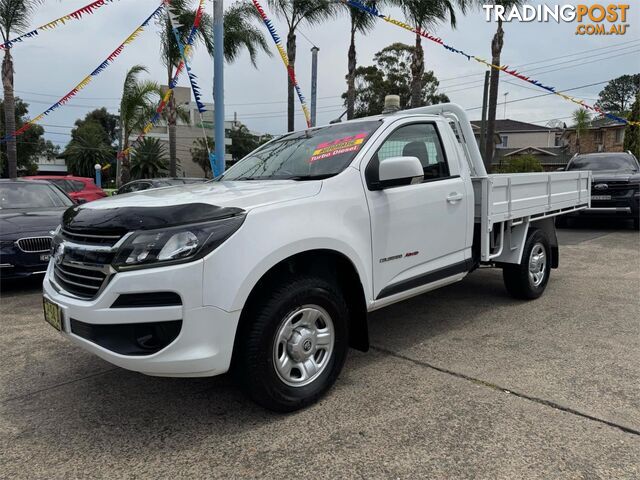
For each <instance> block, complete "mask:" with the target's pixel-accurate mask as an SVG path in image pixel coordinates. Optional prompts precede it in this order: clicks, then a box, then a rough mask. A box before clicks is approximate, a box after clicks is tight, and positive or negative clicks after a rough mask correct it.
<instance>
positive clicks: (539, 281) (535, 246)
mask: <svg viewBox="0 0 640 480" xmlns="http://www.w3.org/2000/svg"><path fill="white" fill-rule="evenodd" d="M550 274H551V248H550V247H549V240H548V239H547V236H546V235H545V234H544V232H542V231H541V230H533V231H532V232H531V233H530V234H529V237H528V238H527V241H526V243H525V246H524V251H523V252H522V262H521V263H520V264H518V265H505V266H504V267H503V269H502V276H503V279H504V285H505V287H506V289H507V291H508V292H509V294H510V295H511V296H513V297H515V298H520V299H525V300H533V299H535V298H538V297H539V296H540V295H542V294H543V292H544V290H545V288H547V283H548V282H549V275H550Z"/></svg>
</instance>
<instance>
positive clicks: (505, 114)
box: [504, 92, 509, 120]
mask: <svg viewBox="0 0 640 480" xmlns="http://www.w3.org/2000/svg"><path fill="white" fill-rule="evenodd" d="M507 95H509V92H504V119H505V120H506V119H507Z"/></svg>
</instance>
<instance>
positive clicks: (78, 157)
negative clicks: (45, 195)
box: [62, 121, 115, 177]
mask: <svg viewBox="0 0 640 480" xmlns="http://www.w3.org/2000/svg"><path fill="white" fill-rule="evenodd" d="M71 135H72V138H71V141H70V142H69V144H68V145H67V148H66V149H65V151H64V153H63V155H62V156H63V157H64V159H65V163H66V165H67V169H68V170H69V173H72V174H74V175H79V176H81V177H93V175H94V173H95V171H94V165H95V164H97V163H99V164H104V163H107V162H109V161H110V160H111V159H112V158H113V156H114V154H115V151H114V148H113V147H112V146H111V145H109V144H107V142H106V141H105V134H104V129H103V128H102V126H101V125H100V124H99V123H97V122H91V121H90V122H86V123H85V124H84V125H82V126H80V127H77V128H76V129H75V130H74V131H73V132H72V134H71Z"/></svg>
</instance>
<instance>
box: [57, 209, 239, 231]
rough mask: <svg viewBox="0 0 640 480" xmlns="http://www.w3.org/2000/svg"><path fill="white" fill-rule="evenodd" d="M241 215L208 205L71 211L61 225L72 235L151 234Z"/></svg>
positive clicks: (65, 214) (235, 210)
mask: <svg viewBox="0 0 640 480" xmlns="http://www.w3.org/2000/svg"><path fill="white" fill-rule="evenodd" d="M242 213H244V210H243V209H241V208H237V207H218V206H216V205H209V204H208V203H186V204H183V205H167V206H162V207H135V206H132V207H116V208H90V207H88V208H87V207H78V206H75V207H71V208H69V209H67V211H66V212H64V216H63V218H62V225H63V227H64V228H65V229H66V230H72V231H74V232H83V231H84V232H88V231H91V232H103V233H105V234H106V233H108V232H109V233H118V234H124V233H126V232H130V231H133V230H154V229H158V228H164V227H175V226H178V225H186V224H190V223H200V222H209V221H213V220H221V219H223V218H228V217H233V216H236V215H240V214H242Z"/></svg>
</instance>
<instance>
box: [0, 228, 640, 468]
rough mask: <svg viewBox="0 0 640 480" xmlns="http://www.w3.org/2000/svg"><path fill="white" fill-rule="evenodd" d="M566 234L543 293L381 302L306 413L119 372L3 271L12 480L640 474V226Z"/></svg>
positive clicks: (223, 390) (2, 386)
mask: <svg viewBox="0 0 640 480" xmlns="http://www.w3.org/2000/svg"><path fill="white" fill-rule="evenodd" d="M618 227H619V228H612V227H609V226H608V225H606V224H605V225H602V224H595V225H594V224H587V225H585V224H579V225H577V226H575V227H574V228H571V229H565V230H560V231H559V238H560V243H561V249H560V252H561V253H560V255H561V256H560V268H559V269H558V270H554V271H553V273H552V277H551V281H550V283H549V286H548V288H547V291H546V293H545V295H544V296H543V297H542V298H540V299H539V300H536V301H534V302H521V301H516V300H513V299H511V298H510V297H508V296H507V294H506V292H505V290H504V288H503V286H502V276H501V272H500V271H498V270H491V269H481V270H479V271H476V272H474V273H473V274H471V275H470V276H469V277H467V278H466V279H465V280H463V281H462V282H460V283H458V284H456V285H454V286H451V287H448V288H444V289H442V290H438V291H435V292H431V293H429V294H426V295H422V296H420V297H417V298H414V299H412V300H409V301H407V302H404V303H401V304H398V305H395V306H392V307H389V308H387V309H384V310H381V311H378V312H375V313H374V314H372V315H371V318H370V330H371V343H372V349H371V351H370V352H369V353H366V354H364V353H359V352H355V351H351V352H350V357H349V360H348V361H347V364H346V366H345V369H344V371H343V373H342V375H341V377H340V379H339V380H338V382H337V385H336V387H335V388H334V389H333V390H332V391H331V392H330V393H329V395H327V396H326V397H325V398H324V399H323V400H322V401H320V402H319V403H318V404H316V405H314V406H312V407H310V408H308V409H306V410H304V411H301V412H298V413H295V414H290V415H277V414H273V413H270V412H267V411H264V410H262V409H260V408H258V407H256V406H255V405H253V404H252V403H250V402H249V401H248V400H246V399H245V398H244V397H243V396H242V395H241V394H240V392H239V391H238V390H237V389H236V388H235V386H234V385H233V383H232V382H231V380H230V379H229V378H228V377H227V376H223V377H218V378H204V379H170V378H153V377H146V376H143V375H140V374H136V373H132V372H127V371H125V370H121V369H117V368H113V367H112V366H111V365H109V364H107V363H105V362H103V361H102V360H100V359H98V358H96V357H94V356H92V355H90V354H88V353H86V352H84V351H82V350H80V349H78V348H76V347H74V346H72V345H71V344H70V343H68V342H66V341H64V340H63V339H62V338H60V337H59V336H58V335H57V334H56V333H55V331H54V330H53V329H52V328H51V327H49V326H48V325H47V324H45V323H44V321H43V319H42V312H41V309H42V305H41V296H40V293H39V286H38V283H37V281H31V282H21V283H19V284H18V283H15V282H14V283H11V284H3V291H2V299H1V307H0V313H1V316H2V320H1V325H2V332H1V333H0V364H1V365H2V368H1V369H0V478H7V479H9V478H11V479H14V478H80V477H92V478H107V477H108V478H199V477H204V478H280V479H285V478H314V479H322V478H328V479H329V478H331V479H333V478H492V479H493V478H509V479H512V478H527V479H530V478H544V479H549V478H585V479H587V478H589V479H591V478H616V479H622V478H629V479H632V478H640V366H639V365H640V348H638V347H639V343H640V292H639V285H640V238H639V236H638V233H637V232H634V231H633V230H630V229H625V225H620V226H618Z"/></svg>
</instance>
